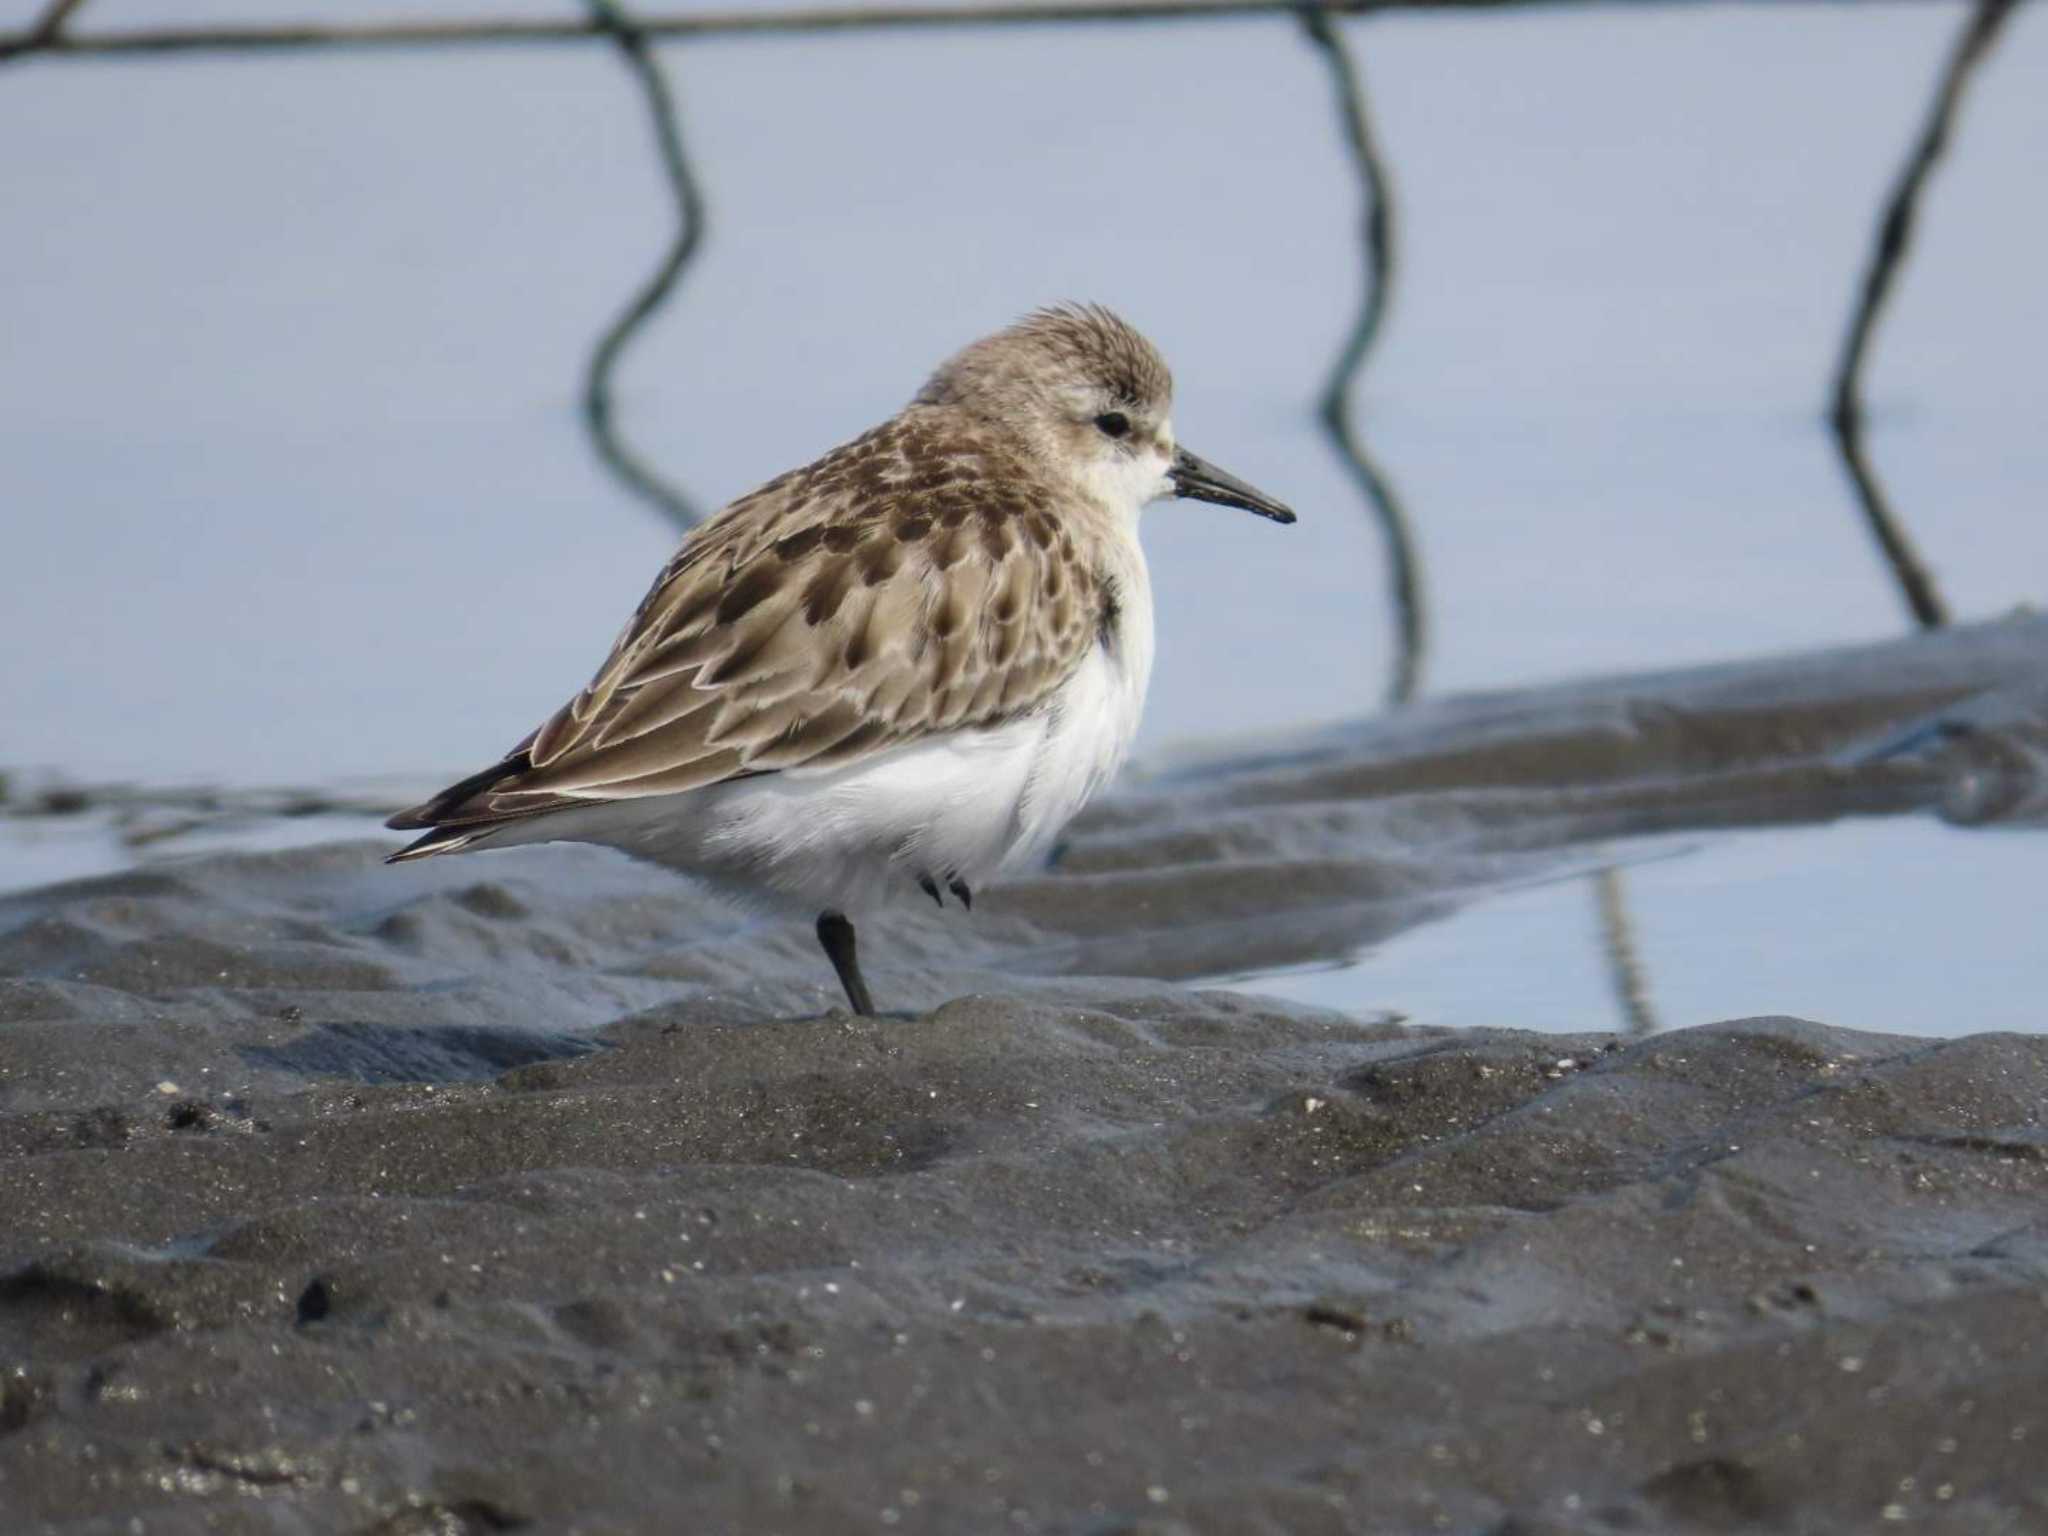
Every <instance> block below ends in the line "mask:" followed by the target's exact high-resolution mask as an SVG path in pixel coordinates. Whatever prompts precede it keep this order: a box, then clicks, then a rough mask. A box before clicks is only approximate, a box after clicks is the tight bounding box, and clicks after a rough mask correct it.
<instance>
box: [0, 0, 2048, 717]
mask: <svg viewBox="0 0 2048 1536" xmlns="http://www.w3.org/2000/svg"><path fill="white" fill-rule="evenodd" d="M1531 3H1542V0H1038V3H1030V0H989V3H984V4H953V5H933V4H901V5H872V6H863V5H844V6H813V7H802V8H793V9H775V10H765V9H756V10H703V11H692V12H682V13H672V12H660V13H654V12H649V13H646V14H642V13H639V12H637V11H634V10H632V9H629V8H628V7H627V6H626V5H624V4H622V3H620V0H584V6H585V10H586V15H585V16H584V17H582V18H581V19H578V18H573V17H571V18H563V19H559V20H543V19H526V18H491V17H471V18H461V19H449V20H424V21H419V20H414V21H388V22H360V23H345V22H332V23H323V22H300V21H294V22H286V23H276V24H271V23H263V22H253V23H245V24H224V25H212V26H178V25H165V26H146V27H132V26H124V27H119V28H106V29H96V30H90V31H81V30H79V29H78V27H77V25H76V23H77V22H78V21H79V19H80V16H81V13H85V12H86V9H87V8H86V6H85V3H84V0H51V3H50V4H48V5H47V6H46V7H45V8H44V10H43V11H42V12H41V13H40V14H39V15H38V16H37V18H36V19H35V21H34V22H33V23H32V24H31V25H29V26H28V27H26V28H24V29H22V30H21V31H19V32H16V33H13V34H0V61H6V60H10V59H12V60H22V59H29V58H37V57H41V58H46V59H53V60H61V59H70V60H88V59H95V58H110V57H121V56H135V55H155V56H165V57H175V56H180V55H187V54H207V53H235V52H244V53H245V52H252V51H282V50H301V49H333V48H358V49H363V48H415V49H425V48H430V49H455V48H462V47H481V46H494V45H514V44H526V45H541V44H580V43H597V44H609V45H610V46H613V47H616V48H617V49H618V51H619V53H620V55H621V57H622V59H623V61H624V62H625V64H626V66H627V69H628V72H629V74H630V78H631V81H632V83H633V86H634V88H635V89H636V90H637V91H638V92H639V93H640V94H641V96H642V97H643V98H644V101H645V104H646V108H647V112H648V117H649V120H650V124H651V126H652V129H653V135H654V142H655V149H656V153H657V155H658V157H659V160H660V164H661V169H662V174H663V180H664V185H665V187H666V189H667V193H668V196H669V198H670V199H671V201H672V203H673V212H674V232H673V234H672V236H671V237H670V239H669V241H668V243H667V245H666V247H665V248H664V250H663V251H662V253H661V254H660V256H659V258H658V261H657V264H656V265H655V267H654V269H653V271H652V272H651V274H650V275H649V276H648V278H646V279H645V280H644V281H643V283H642V284H641V285H640V286H639V287H638V288H636V290H635V291H634V292H633V293H632V294H630V295H629V296H628V297H627V299H626V300H625V302H624V303H623V305H622V307H621V309H620V311H619V313H618V314H617V316H616V318H615V319H614V320H613V321H612V322H611V323H610V324H609V325H607V326H606V327H605V329H604V331H603V332H602V333H601V334H600V335H599V336H598V337H597V339H596V340H595V342H594V343H593V345H592V348H591V352H590V356H589V361H588V363H587V365H586V367H585V373H584V383H583V390H582V413H583V420H584V426H585V429H586V431H587V432H588V434H589V437H590V440H591V445H592V447H593V449H594V451H595V452H596V454H597V456H598V457H599V458H600V459H601V460H602V461H603V463H604V465H605V466H606V468H607V469H608V470H609V471H610V472H611V473H612V474H613V475H614V476H615V477H616V478H617V479H618V480H619V481H620V483H621V484H622V485H623V486H625V487H626V488H627V489H628V490H629V491H631V492H632V493H633V494H634V495H635V496H637V497H639V498H640V499H642V500H643V501H645V502H646V503H647V504H648V505H649V506H651V507H652V508H654V509H655V510H656V511H657V512H658V513H659V514H660V515H661V516H663V517H664V518H666V519H667V520H668V521H669V522H671V523H672V524H674V525H675V526H676V527H678V528H679V529H680V528H687V527H689V526H690V525H691V524H693V523H694V522H696V521H697V520H698V518H699V517H701V516H702V515H703V512H702V509H700V508H698V507H697V506H696V505H695V504H694V503H693V502H692V501H691V499H690V498H689V496H688V495H687V494H686V493H685V492H684V491H683V490H682V489H681V488H680V487H679V485H678V484H677V483H676V481H675V479H674V478H673V476H672V475H671V474H670V473H668V472H666V471H663V470H661V469H658V468H656V467H655V466H654V465H653V464H652V463H651V462H650V461H649V460H648V459H647V458H646V457H645V456H644V455H643V454H642V453H640V452H639V451H638V450H636V449H635V448H634V447H633V446H632V444H631V442H630V441H629V439H628V438H627V436H626V435H625V434H624V433H623V432H622V431H621V428H620V423H619V420H618V412H617V409H616V406H615V403H614V399H613V389H612V380H613V375H614V372H615V370H616V368H617V365H618V362H619V360H620V358H621V357H622V356H624V355H625V353H626V352H627V350H628V349H629V348H630V347H631V345H632V343H633V340H634V338H635V337H636V335H638V334H639V332H640V331H641V329H642V328H643V327H644V326H646V325H647V324H648V323H649V322H650V321H651V320H652V319H654V318H655V317H656V316H657V315H658V314H659V313H660V311H661V309H662V307H663V306H664V305H665V304H666V303H667V301H668V300H669V298H670V297H671V296H672V294H673V293H674V292H675V290H676V288H677V286H678V285H679V284H680V282H681V281H682V280H683V278H684V277H685V276H686V275H687V271H688V268H689V265H690V263H691V261H692V259H693V258H694V257H695V255H696V253H697V251H698V250H699V248H700V246H701V244H702V242H703V238H704V233H705V229H706V226H707V219H708V214H707V210H706V207H705V200H704V195H703V192H702V190H701V188H700V186H699V183H698V181H697V178H696V176H695V174H694V173H693V171H692V168H691V162H690V157H689V154H688V151H687V147H686V142H685V138H684V133H683V128H682V123H681V118H680V114H679V112H678V109H677V105H676V100H675V95H674V90H673V86H672V84H671V82H670V81H669V79H668V78H667V76H666V74H665V73H664V71H663V68H662V65H661V62H660V60H659V59H658V57H657V51H656V45H657V44H659V43H662V42H674V41H679V40H687V39H690V38H703V37H713V36H725V35H733V34H743V33H780V34H792V33H795V34H804V33H809V34H816V35H818V36H819V37H820V38H826V37H829V36H830V35H832V34H844V33H853V32H860V31H874V30H882V29H931V28H967V27H978V28H989V29H1001V28H1004V27H1012V26H1025V25H1065V26H1087V25H1095V26H1101V25H1125V26H1133V25H1170V24H1174V23H1182V22H1195V21H1201V20H1205V19H1214V18H1218V17H1225V16H1234V17H1242V16H1257V15H1270V16H1272V17H1273V18H1274V20H1275V21H1276V22H1278V23H1285V24H1289V25H1293V26H1297V27H1299V28H1300V30H1301V31H1302V33H1303V35H1304V37H1305V38H1306V39H1307V40H1308V42H1309V43H1310V44H1311V45H1312V46H1313V47H1314V49H1315V50H1316V51H1317V53H1318V55H1319V57H1320V58H1322V60H1323V61H1324V62H1325V65H1326V67H1327V69H1328V71H1329V76H1330V81H1331V85H1332V88H1333V92H1334V95H1335V98H1336V113H1335V118H1334V122H1335V126H1336V129H1337V132H1338V135H1339V137H1340V139H1341V140H1342V142H1343V145H1344V148H1345V151H1346V156H1347V163H1348V164H1349V165H1350V166H1351V167H1352V169H1353V171H1354V173H1355V176H1356V179H1357V187H1358V193H1357V195H1358V198H1359V202H1360V219H1359V271H1360V297H1359V300H1358V303H1357V306H1356V309H1355V311H1353V313H1352V317H1351V319H1350V320H1349V321H1348V323H1346V324H1345V326H1344V328H1343V329H1342V331H1341V332H1340V333H1339V335H1340V339H1339V342H1338V345H1337V349H1336V359H1335V362H1334V364H1333V365H1332V368H1331V370H1330V373H1329V375H1328V377H1327V379H1326V381H1325V383H1324V386H1323V388H1322V390H1321V392H1320V393H1319V395H1318V396H1317V397H1316V401H1315V410H1316V415H1317V418H1318V420H1319V422H1320V424H1321V428H1322V431H1323V434H1324V436H1325V438H1326V439H1327V440H1328V442H1329V444H1330V447H1331V450H1332V451H1333V452H1334V453H1335V454H1336V455H1337V457H1338V458H1339V459H1340V461H1341V462H1342V463H1343V465H1344V467H1345V469H1346V471H1347V473H1348V474H1349V476H1350V478H1351V480H1352V483H1353V484H1354V486H1355V487H1356V489H1357V491H1358V493H1359V496H1360V499H1361V501H1362V502H1363V504H1364V506H1365V509H1366V510H1367V512H1368V513H1369V515H1370V516H1371V517H1372V518H1373V520H1374V522H1375V523H1376V525H1377V527H1378V529H1379V531H1380V535H1381V540H1382V545H1383V548H1384V551H1385V561H1384V564H1385V582H1386V587H1387V593H1388V599H1389V603H1388V607H1389V612H1390V615H1391V621H1392V624H1393V629H1394V636H1393V640H1394V644H1393V647H1392V652H1391V657H1392V659H1391V661H1390V664H1389V675H1388V677H1387V680H1386V682H1385V684H1384V687H1383V690H1382V692H1383V697H1384V699H1385V701H1386V702H1387V703H1388V704H1390V705H1399V704H1402V703H1405V702H1407V701H1408V700H1409V699H1411V698H1413V697H1414V696H1415V694H1416V693H1417V692H1418V690H1419V689H1420V688H1421V685H1422V680H1423V675H1424V669H1425V662H1426V659H1427V655H1428V644H1429V633H1428V623H1427V612H1428V605H1427V602H1426V596H1425V587H1424V581H1423V567H1422V560H1421V554H1420V549H1419V544H1418V539H1417V537H1416V533H1415V530H1414V528H1413V526H1412V524H1411V522H1410V519H1409V516H1408V514H1407V512H1406V510H1405V509H1404V507H1403V505H1402V502H1401V499H1400V496H1399V494H1398V493H1397V491H1396V490H1395V487H1394V484H1393V482H1392V480H1391V479H1390V478H1389V476H1388V474H1387V472H1386V470H1385V469H1384V468H1383V467H1382V466H1381V464H1380V463H1379V462H1378V460H1377V459H1376V458H1375V456H1374V455H1373V453H1372V452H1371V450H1370V447H1369V445H1368V440H1367V433H1366V431H1365V429H1364V427H1363V426H1362V425H1361V423H1360V421H1359V411H1358V408H1357V398H1356V397H1357V390H1358V385H1359V381H1360V379H1361V377H1362V375H1363V373H1364V371H1365V369H1366V367H1367V365H1368V363H1369V361H1370V359H1371V355H1372V351H1373V346H1374V343H1375V341H1376V340H1377V338H1378V336H1379V333H1380V329H1381V325H1382V322H1383V320H1384V318H1385V316H1386V314H1387V313H1388V310H1389V306H1390V305H1391V303H1392V298H1393V276H1394V273H1395V271H1396V256H1397V252H1398V250H1399V229H1398V219H1397V204H1396V202H1395V198H1394V194H1393V177H1392V172H1391V169H1390V167H1389V166H1388V165H1387V163H1386V160H1385V157H1384V155H1383V153H1382V152H1381V150H1380V148H1379V146H1378V143H1377V140H1376V138H1375V135H1374V133H1373V130H1372V122H1371V117H1370V114H1369V111H1368V98H1367V92H1366V86H1365V80H1364V75H1363V73H1362V71H1361V69H1360V68H1359V65H1358V63H1357V60H1356V58H1355V57H1354V53H1353V50H1352V48H1351V46H1350V43H1349V40H1348V39H1347V36H1346V32H1347V30H1352V29H1346V28H1345V27H1344V26H1342V25H1341V22H1342V21H1343V20H1344V19H1345V18H1352V17H1366V16H1370V15H1372V14H1377V13H1385V12H1391V11H1416V10H1440V11H1480V10H1487V9H1494V8H1499V7H1504V6H1508V5H1514V6H1517V7H1518V8H1519V7H1525V6H1527V5H1528V4H1531ZM1644 3H1651V0H1644ZM1662 3H1742V0H1662ZM1838 3H1854V0H1838ZM2018 3H2019V0H1969V3H1968V5H1967V14H1966V16H1965V18H1964V22H1963V26H1962V30H1961V32H1960V33H1959V36H1958V40H1957V42H1956V45H1955V47H1954V50H1953V52H1952V53H1951V55H1950V57H1949V60H1948V62H1947V65H1946V67H1945V68H1944V69H1943V71H1942V73H1941V75H1940V78H1939V80H1938V82H1937V84H1936V88H1935V93H1934V99H1933V102H1932V104H1931V106H1930V107H1929V108H1928V110H1927V113H1926V118H1925V122H1924V125H1923V127H1922V128H1921V130H1920V132H1919V134H1918V136H1917V137H1916V139H1915V140H1914V142H1913V145H1912V147H1911V149H1910V150H1909V152H1908V154H1907V157H1906V160H1905V163H1904V165H1903V166H1902V168H1901V170H1900V171H1899V173H1898V176H1897V179H1896V181H1895V183H1894V185H1893V187H1892V189H1891V192H1890V194H1889V196H1888V197H1887V198H1886V200H1885V204H1884V206H1883V208H1882V210H1881V212H1880V215H1879V218H1878V220H1877V224H1876V231H1875V234H1874V236H1873V239H1872V242H1871V247H1870V254H1869V256H1868V259H1867V262H1866V265H1865V268H1864V271H1863V274H1862V277H1861V280H1860V282H1859V284H1858V286H1857V288H1856V297H1855V300H1854V302H1853V305H1852V309H1851V316H1850V321H1849V324H1848V327H1847V329H1846V332H1845V335H1844V340H1843V343H1842V346H1841V350H1840V354H1839V357H1838V360H1837V362H1836V366H1835V371H1834V376H1833V382H1832V386H1831V389H1830V395H1829V405H1828V410H1827V420H1828V423H1829V425H1830V427H1831V428H1832V431H1833V435H1834V441H1835V444H1836V448H1837V451H1838V453H1839V456H1840V458H1841V461H1842V464H1843V467H1844V469H1845V471H1846V473H1847V475H1848V478H1849V482H1850V485H1851V488H1852V489H1853V491H1854V493H1855V497H1856V504H1857V507H1858V509H1859V510H1860V512H1861V515H1862V519H1863V523H1864V526H1865V528H1866V529H1867V531H1868V532H1869V534H1870V536H1871V538H1872V540H1873V541H1874V543H1875V544H1876V546H1877V549H1878V552H1879V553H1880V555H1881V556H1882V558H1883V560H1884V562H1885V565H1886V568H1887V569H1888V570H1889V572H1890V573H1891V576H1892V579H1893V581H1894V583H1895V585H1896V586H1897V588H1898V590H1899V592H1900V595H1901V597H1902V599H1903V600H1904V602H1905V604H1906V606H1907V608H1908V610H1909V611H1910V613H1911V614H1912V615H1913V617H1914V619H1915V621H1916V622H1917V623H1919V624H1920V625H1922V626H1924V627H1930V628H1931V627H1936V626H1939V625H1941V624H1943V623H1945V622H1946V621H1947V618H1948V613H1949V610H1948V605H1947V604H1946V602H1945V601H1944V600H1943V598H1942V596H1941V593H1940V591H1939V590H1938V588H1937V587H1936V585H1935V582H1934V579H1933V577H1932V576H1931V574H1930V573H1929V572H1928V569H1927V566H1926V563H1925V561H1924V560H1923V559H1922V558H1921V557H1920V554H1919V552H1918V550H1917V548H1916V546H1915V544H1914V542H1913V539H1912V537H1911V535H1910V534H1909V533H1908V532H1907V530H1906V528H1905V525H1904V523H1903V521H1902V520H1901V518H1900V517H1899V515H1898V513H1897V512H1896V510H1895V509H1894V507H1893V506H1892V503H1891V500H1890V498H1889V497H1888V495H1887V494H1886V492H1885V490H1884V487H1883V483H1882V481H1881V479H1880V477H1879V475H1878V473H1877V471H1876V468H1875V466H1874V465H1873V463H1872V461H1871V458H1870V454H1869V451H1868V447H1867V445H1866V442H1865V439H1864V422H1865V412H1864V408H1863V395H1862V380H1863V374H1864V371H1865V368H1866V366H1867V364H1868V360H1869V356H1870V351H1871V343H1872V339H1873V337H1874V336H1875V334H1876V329H1877V325H1878V322H1879V320H1880V318H1881V316H1882V313H1883V311H1884V308H1885V304H1886V301H1887V300H1888V298H1889V297H1890V295H1891V293H1892V291H1893V289H1894V288H1895V286H1896V280H1897V276H1898V272H1899V269H1900V267H1901V264H1902V263H1903V262H1904V260H1905V258H1906V256H1907V254H1908V251H1909V249H1910V246H1911V243H1912V236H1913V230H1914V226H1915V221H1916V216H1917V212H1918V208H1919V205H1920V201H1921V198H1922V196H1923V195H1924V193H1925V190H1926V187H1927V184H1928V182H1929V179H1930V177H1931V175H1932V173H1933V171H1934V169H1935V166H1936V164H1937V163H1938V162H1939V160H1940V159H1941V157H1942V155H1943V153H1944V152H1945V151H1946V150H1947V148H1948V147H1949V145H1950V143H1951V141H1952V140H1953V137H1954V134H1955V129H1956V122H1957V118H1958V115H1959V113H1960V111H1961V107H1962V103H1963V99H1964V97H1965V95H1966V93H1967V91H1968V88H1969V84H1970V80H1971V78H1972V76H1973V74H1974V72H1975V71H1976V69H1977V67H1978V66H1979V65H1980V64H1981V63H1982V61H1983V60H1984V58H1985V57H1986V56H1987V55H1988V54H1989V53H1990V52H1991V50H1992V49H1993V48H1994V47H1995V45H1996V43H1997V40H1998V38H1999V36H2000V34H2001V31H2002V29H2003V26H2004V23H2005V22H2006V20H2007V18H2008V17H2009V16H2010V15H2011V13H2012V12H2013V11H2014V10H2015V9H2016V8H2017V5H2018ZM1355 30H1363V29H1362V28H1360V29H1355ZM1333 311H1336V312H1338V313H1341V310H1338V308H1337V306H1336V305H1335V304H1334V303H1333Z"/></svg>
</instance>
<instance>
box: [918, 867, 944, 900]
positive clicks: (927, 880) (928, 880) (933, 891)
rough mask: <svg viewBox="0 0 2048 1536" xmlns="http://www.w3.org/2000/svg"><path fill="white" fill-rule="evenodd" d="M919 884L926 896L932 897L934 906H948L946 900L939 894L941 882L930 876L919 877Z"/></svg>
mask: <svg viewBox="0 0 2048 1536" xmlns="http://www.w3.org/2000/svg"><path fill="white" fill-rule="evenodd" d="M917 883H918V884H919V885H921V886H923V887H924V893H925V895H927V896H929V897H931V899H932V905H933V906H935V907H943V906H944V905H945V904H946V898H945V897H943V896H941V895H940V894H939V882H938V881H936V880H934V879H933V878H932V877H931V876H930V875H928V874H925V875H919V876H918V877H917Z"/></svg>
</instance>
